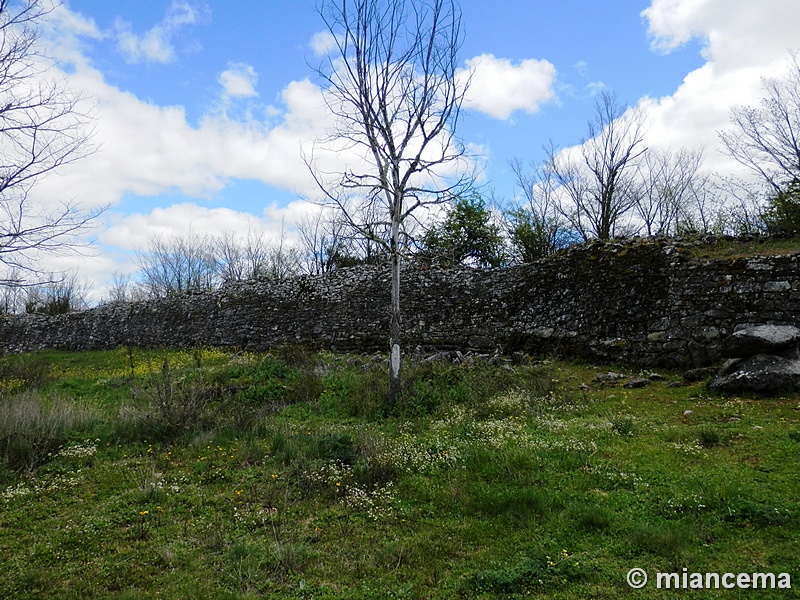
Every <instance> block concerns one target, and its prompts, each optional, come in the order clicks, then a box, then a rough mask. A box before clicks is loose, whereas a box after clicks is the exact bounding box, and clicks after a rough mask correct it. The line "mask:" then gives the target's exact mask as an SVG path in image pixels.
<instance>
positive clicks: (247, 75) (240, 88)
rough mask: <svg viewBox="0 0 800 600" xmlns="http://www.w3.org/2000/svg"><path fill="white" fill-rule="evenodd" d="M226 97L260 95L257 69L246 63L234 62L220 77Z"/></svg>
mask: <svg viewBox="0 0 800 600" xmlns="http://www.w3.org/2000/svg"><path fill="white" fill-rule="evenodd" d="M218 81H219V83H220V85H221V86H222V89H223V94H224V96H225V97H226V98H252V97H254V96H258V92H257V91H256V84H257V83H258V74H257V73H256V70H255V69H254V68H253V67H252V66H250V65H247V64H244V63H233V64H231V65H230V66H229V68H228V69H227V70H225V71H223V72H222V73H221V74H220V76H219V79H218Z"/></svg>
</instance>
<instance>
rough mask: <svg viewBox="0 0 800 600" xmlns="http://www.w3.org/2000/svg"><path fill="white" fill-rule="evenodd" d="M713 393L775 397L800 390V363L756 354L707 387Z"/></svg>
mask: <svg viewBox="0 0 800 600" xmlns="http://www.w3.org/2000/svg"><path fill="white" fill-rule="evenodd" d="M708 387H709V389H711V390H713V391H715V392H724V393H729V394H740V393H757V394H775V393H777V392H780V391H784V390H792V389H794V390H797V389H800V360H793V359H787V358H783V357H782V356H777V355H774V354H757V355H755V356H753V357H750V358H748V359H747V360H745V361H742V362H741V364H739V365H738V368H736V369H735V370H734V371H732V372H730V373H727V374H724V375H720V376H718V377H716V378H715V379H714V380H713V381H711V383H709V384H708Z"/></svg>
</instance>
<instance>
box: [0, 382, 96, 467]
mask: <svg viewBox="0 0 800 600" xmlns="http://www.w3.org/2000/svg"><path fill="white" fill-rule="evenodd" d="M97 419H98V415H97V413H96V412H95V411H94V410H92V409H90V408H89V407H88V406H86V405H84V404H80V403H75V402H68V401H67V400H64V399H62V398H55V399H52V400H48V399H46V398H43V397H42V396H41V395H40V394H39V393H38V392H33V391H29V392H24V393H23V394H21V395H17V396H14V397H12V398H7V399H6V400H5V401H3V402H0V457H2V459H3V461H4V462H5V463H6V464H7V465H8V466H9V467H10V468H12V469H14V470H18V471H25V472H28V473H31V472H33V471H34V470H36V468H37V467H39V466H40V465H42V464H44V463H45V462H46V461H47V460H49V459H50V458H51V457H52V456H53V455H54V454H55V453H57V452H58V450H59V448H60V447H61V446H62V445H63V444H64V443H65V442H66V441H67V439H68V437H69V436H70V435H71V434H73V433H75V432H77V431H81V430H84V429H86V428H87V427H88V426H89V425H90V424H92V423H94V422H95V421H97Z"/></svg>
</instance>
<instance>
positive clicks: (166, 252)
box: [136, 235, 219, 298]
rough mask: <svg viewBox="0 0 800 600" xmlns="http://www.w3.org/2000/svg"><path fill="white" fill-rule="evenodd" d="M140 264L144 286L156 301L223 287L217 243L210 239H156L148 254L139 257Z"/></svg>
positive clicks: (147, 251) (204, 237)
mask: <svg viewBox="0 0 800 600" xmlns="http://www.w3.org/2000/svg"><path fill="white" fill-rule="evenodd" d="M136 261H137V263H138V265H139V269H140V279H141V284H142V286H143V287H144V288H145V289H146V290H147V293H148V295H149V296H150V297H153V298H159V297H164V296H171V295H173V294H180V293H183V292H187V291H198V290H209V289H213V288H215V287H217V286H218V284H219V279H218V274H219V268H218V262H217V258H216V255H215V253H214V242H213V240H212V239H210V238H208V237H206V236H196V235H189V236H186V237H175V238H171V239H164V238H163V237H160V236H155V237H153V238H152V239H151V240H150V245H149V247H148V248H147V250H146V251H143V252H139V253H137V257H136Z"/></svg>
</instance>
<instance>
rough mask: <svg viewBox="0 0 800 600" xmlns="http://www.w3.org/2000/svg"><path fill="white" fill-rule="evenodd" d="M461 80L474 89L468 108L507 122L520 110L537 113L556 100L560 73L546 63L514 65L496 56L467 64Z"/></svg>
mask: <svg viewBox="0 0 800 600" xmlns="http://www.w3.org/2000/svg"><path fill="white" fill-rule="evenodd" d="M466 64H467V66H466V68H465V69H462V70H460V71H459V73H458V77H459V78H460V79H461V80H462V81H463V82H466V80H467V79H469V82H470V85H469V89H468V90H467V96H466V98H465V100H464V107H465V108H468V109H472V110H477V111H480V112H483V113H485V114H487V115H489V116H491V117H494V118H495V119H500V120H506V119H508V118H510V117H511V115H512V114H513V113H514V112H515V111H518V110H521V111H524V112H527V113H535V112H538V111H539V109H540V107H541V105H542V104H544V103H546V102H548V101H550V100H552V99H553V98H554V97H555V93H554V91H553V83H554V81H555V75H556V69H555V67H554V66H553V65H552V63H550V62H548V61H546V60H535V59H527V60H523V61H520V62H519V63H516V64H514V63H512V62H511V61H510V60H508V59H506V58H497V57H496V56H494V55H493V54H481V55H480V56H476V57H474V58H471V59H469V60H467V63H466Z"/></svg>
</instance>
